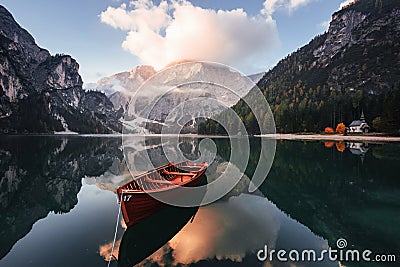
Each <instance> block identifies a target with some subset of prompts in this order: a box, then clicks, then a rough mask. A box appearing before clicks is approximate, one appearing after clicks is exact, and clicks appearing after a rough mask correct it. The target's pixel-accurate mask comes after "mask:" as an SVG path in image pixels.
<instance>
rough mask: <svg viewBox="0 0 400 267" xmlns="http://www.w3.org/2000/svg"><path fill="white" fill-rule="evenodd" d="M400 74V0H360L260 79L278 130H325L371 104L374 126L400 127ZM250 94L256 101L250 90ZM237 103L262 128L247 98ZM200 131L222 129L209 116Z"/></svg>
mask: <svg viewBox="0 0 400 267" xmlns="http://www.w3.org/2000/svg"><path fill="white" fill-rule="evenodd" d="M399 81H400V1H396V0H385V1H380V0H360V1H358V2H356V3H355V4H353V5H351V6H349V7H347V8H345V9H342V10H340V11H338V12H336V13H334V14H333V15H332V21H331V23H330V27H329V30H328V32H326V33H324V34H323V35H320V36H317V37H315V38H314V39H313V40H312V41H311V42H310V43H309V44H307V45H306V46H304V47H302V48H301V49H299V50H297V51H296V52H293V53H292V54H290V55H288V56H287V57H286V58H284V59H283V60H281V61H280V62H279V63H278V64H277V65H276V66H275V67H274V68H273V69H272V70H270V71H269V72H267V73H266V75H265V76H264V77H263V78H262V79H261V81H260V82H259V83H258V87H259V88H260V89H261V91H262V92H263V94H264V96H265V97H266V99H267V101H268V103H269V104H270V107H271V110H272V112H273V114H274V118H275V123H276V129H277V132H285V133H290V132H305V131H311V132H318V131H321V130H323V129H324V128H325V127H326V126H331V127H334V128H335V127H336V125H337V124H338V123H339V122H343V123H344V124H345V125H346V126H347V125H349V124H350V122H351V121H352V120H354V119H358V118H359V117H360V114H361V111H364V114H365V116H366V119H367V122H368V123H369V124H370V125H371V126H372V127H373V129H374V130H376V131H382V132H392V133H399V129H400V116H399V114H400V104H399V103H400V102H399V101H400V82H399ZM247 98H248V99H249V100H250V102H251V101H253V102H254V101H256V100H255V99H252V93H251V92H250V93H249V95H248V96H247ZM233 109H234V110H235V111H236V113H237V114H238V115H239V116H240V117H241V119H242V120H243V121H244V123H245V125H246V128H247V130H248V132H249V133H250V134H257V133H259V132H260V130H259V127H258V125H257V123H256V121H255V117H254V115H253V114H252V113H251V111H250V109H249V107H248V106H247V105H246V104H245V103H244V101H239V102H238V103H237V104H236V105H235V106H234V107H233ZM255 109H256V111H255V112H257V106H256V105H255ZM219 116H224V114H220V115H219ZM215 119H216V120H218V118H215ZM262 124H263V122H261V123H260V125H261V127H263V126H262ZM199 132H200V133H203V134H221V133H223V130H222V127H221V126H219V125H218V124H216V123H215V122H214V121H213V120H208V121H207V122H206V123H204V124H203V125H201V126H200V127H199Z"/></svg>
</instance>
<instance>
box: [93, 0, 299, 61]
mask: <svg viewBox="0 0 400 267" xmlns="http://www.w3.org/2000/svg"><path fill="white" fill-rule="evenodd" d="M303 1H304V0H303ZM100 19H101V21H102V22H103V23H106V24H108V25H110V26H112V27H114V28H116V29H120V30H124V31H127V36H126V38H125V40H124V42H123V44H122V47H123V48H124V49H125V50H127V51H129V52H131V53H132V54H134V55H136V56H137V57H138V58H139V59H140V60H141V62H142V63H143V64H148V65H153V66H154V67H156V68H158V69H159V68H162V67H163V66H165V65H167V64H168V63H170V62H173V61H180V60H185V59H190V60H210V61H217V62H221V63H225V64H228V65H231V66H234V67H236V68H239V69H240V68H246V67H248V66H245V65H252V66H254V65H256V64H257V63H260V64H265V62H266V61H268V57H269V56H271V54H272V53H273V49H274V48H276V47H277V44H278V43H279V38H278V32H277V28H276V23H275V21H274V20H272V19H270V18H269V19H267V16H264V15H261V14H259V15H256V16H249V15H248V14H247V13H246V12H245V11H244V10H243V9H235V10H229V11H226V10H212V9H204V8H200V7H197V6H194V5H192V4H191V3H190V2H188V1H187V0H168V1H161V3H160V4H159V5H156V4H154V3H153V2H152V1H151V0H136V1H132V2H131V3H130V4H129V5H126V4H122V5H121V6H120V7H117V8H114V7H108V8H107V9H106V10H105V11H104V12H102V13H101V14H100ZM262 62H263V63H262Z"/></svg>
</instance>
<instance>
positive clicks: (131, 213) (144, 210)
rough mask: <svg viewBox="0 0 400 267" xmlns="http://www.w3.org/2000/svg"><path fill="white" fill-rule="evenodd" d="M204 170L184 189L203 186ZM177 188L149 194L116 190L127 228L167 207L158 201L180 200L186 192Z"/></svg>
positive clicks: (121, 189)
mask: <svg viewBox="0 0 400 267" xmlns="http://www.w3.org/2000/svg"><path fill="white" fill-rule="evenodd" d="M204 172H205V170H203V171H201V172H200V173H198V176H197V177H196V178H195V179H193V180H191V181H190V182H188V183H186V184H185V185H184V187H195V186H199V185H201V184H204V181H205V174H204ZM180 189H181V188H180V187H179V186H176V187H172V188H168V189H167V190H160V191H158V192H157V191H156V192H151V194H148V193H146V192H145V191H124V189H123V188H122V187H121V188H118V197H119V199H120V201H121V210H122V215H123V217H124V220H125V223H126V225H127V227H131V226H133V225H135V224H137V223H138V222H140V221H141V220H143V219H145V218H147V217H149V216H151V215H152V214H154V213H156V212H157V211H159V210H160V209H163V208H165V207H166V206H169V205H167V204H165V203H164V202H161V201H159V200H158V199H164V200H165V199H168V200H169V202H171V201H172V202H173V201H174V200H176V199H182V198H184V197H188V196H185V193H186V192H182V191H181V190H180Z"/></svg>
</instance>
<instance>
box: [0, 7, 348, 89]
mask: <svg viewBox="0 0 400 267" xmlns="http://www.w3.org/2000/svg"><path fill="white" fill-rule="evenodd" d="M348 1H349V0H347V1H345V0H153V1H152V0H130V1H123V0H69V1H64V0H53V1H48V0H35V1H32V0H0V4H1V5H3V6H5V7H6V8H7V9H8V10H9V11H10V12H11V13H12V14H13V16H14V18H15V20H16V21H17V22H18V23H19V24H20V25H21V26H22V27H23V28H25V29H26V30H28V32H30V33H31V34H32V36H33V37H34V38H35V40H36V42H37V44H38V45H39V46H41V47H43V48H46V49H47V50H49V51H50V53H51V54H56V53H64V54H69V55H71V56H72V57H73V58H75V59H76V60H77V61H78V63H79V65H80V74H81V76H82V78H83V81H84V83H93V82H97V81H98V80H99V79H101V78H102V77H107V76H110V75H112V74H115V73H119V72H123V71H129V70H131V69H132V68H133V67H135V66H137V65H152V66H154V67H155V68H156V69H161V68H163V67H164V66H166V65H168V64H170V63H171V62H179V61H181V60H207V61H214V62H219V63H223V64H227V65H229V66H232V67H233V68H235V69H237V70H239V71H241V72H243V73H245V74H255V73H260V72H263V71H267V70H269V69H271V68H272V67H274V66H275V65H276V63H277V62H278V61H279V60H280V59H282V58H284V57H285V56H287V55H288V54H290V53H292V52H294V51H296V50H297V49H298V48H300V47H302V46H304V45H305V44H307V43H308V42H309V41H310V40H311V39H312V38H313V37H315V36H316V35H318V34H321V33H323V32H325V31H326V30H327V29H328V26H329V21H330V19H331V15H332V14H333V13H334V12H335V11H337V10H338V9H339V7H340V5H341V4H342V3H343V2H348Z"/></svg>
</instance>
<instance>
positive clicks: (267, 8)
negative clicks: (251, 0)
mask: <svg viewBox="0 0 400 267" xmlns="http://www.w3.org/2000/svg"><path fill="white" fill-rule="evenodd" d="M313 1H317V0H266V1H265V2H264V8H263V9H262V10H261V13H263V14H265V15H266V16H272V14H273V13H275V12H276V11H277V10H279V9H284V10H287V11H289V13H291V12H293V11H294V10H296V9H297V8H299V7H302V6H306V5H308V4H309V3H311V2H313Z"/></svg>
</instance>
